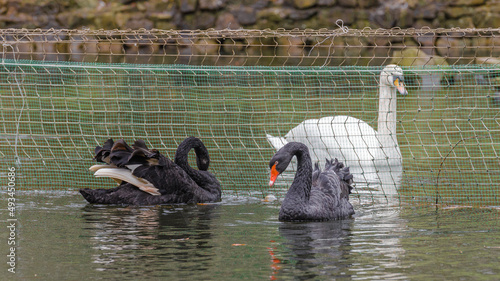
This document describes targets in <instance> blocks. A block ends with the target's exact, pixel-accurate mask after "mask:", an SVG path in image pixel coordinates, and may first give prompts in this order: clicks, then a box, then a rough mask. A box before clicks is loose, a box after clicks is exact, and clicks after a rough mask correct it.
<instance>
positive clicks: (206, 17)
mask: <svg viewBox="0 0 500 281" xmlns="http://www.w3.org/2000/svg"><path fill="white" fill-rule="evenodd" d="M214 25H215V15H214V14H212V13H210V12H201V13H198V15H197V16H196V20H195V26H196V28H197V29H207V28H213V27H214Z"/></svg>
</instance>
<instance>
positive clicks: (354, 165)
mask: <svg viewBox="0 0 500 281" xmlns="http://www.w3.org/2000/svg"><path fill="white" fill-rule="evenodd" d="M396 91H398V92H399V93H400V94H402V95H406V94H407V93H408V92H407V91H406V89H405V85H404V81H403V71H402V69H401V68H400V67H399V66H397V65H388V66H386V67H385V68H384V69H383V70H382V72H381V74H380V93H379V95H380V97H379V114H378V128H377V129H378V130H377V131H375V130H374V129H373V128H372V127H370V125H368V124H367V123H366V122H364V121H362V120H360V119H357V118H354V117H351V116H343V115H340V116H335V117H332V116H329V117H323V118H320V119H310V120H306V121H304V122H302V123H300V124H299V125H298V126H296V127H295V128H293V129H291V130H290V131H289V132H288V133H287V134H286V135H285V137H273V136H271V135H267V139H268V141H269V142H270V143H271V145H272V146H274V148H275V149H276V150H279V149H280V148H281V147H283V146H284V145H285V144H287V143H288V142H292V141H296V142H301V143H304V144H306V145H307V147H308V148H309V150H310V151H311V157H312V160H313V161H314V162H316V161H320V162H322V161H324V159H330V158H338V159H341V160H343V161H345V163H346V165H348V166H349V167H350V168H351V170H352V173H353V174H354V175H355V177H356V179H357V180H356V182H361V181H363V180H365V181H366V182H368V183H372V182H373V183H380V182H389V183H392V185H393V186H394V185H395V184H397V183H398V182H399V178H400V176H401V172H402V161H401V152H400V150H399V146H398V141H397V138H396V110H397V104H396V100H397V97H396ZM323 163H324V162H323ZM383 191H384V192H385V193H388V194H394V193H397V191H396V188H395V186H394V187H392V188H388V187H387V188H384V190H383Z"/></svg>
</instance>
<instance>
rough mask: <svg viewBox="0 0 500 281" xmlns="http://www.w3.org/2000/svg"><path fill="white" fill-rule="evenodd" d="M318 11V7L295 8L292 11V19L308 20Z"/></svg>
mask: <svg viewBox="0 0 500 281" xmlns="http://www.w3.org/2000/svg"><path fill="white" fill-rule="evenodd" d="M316 13H317V10H316V9H308V10H295V11H292V12H291V13H290V19H292V20H297V21H300V20H307V19H309V18H311V17H312V16H314V15H315V14H316Z"/></svg>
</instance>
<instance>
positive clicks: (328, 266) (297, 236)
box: [279, 219, 354, 280]
mask: <svg viewBox="0 0 500 281" xmlns="http://www.w3.org/2000/svg"><path fill="white" fill-rule="evenodd" d="M353 222H354V221H353V220H352V219H349V220H337V221H328V222H304V223H283V224H281V225H280V227H279V233H280V235H281V236H282V237H283V238H285V242H283V245H284V246H285V247H286V248H288V250H289V251H290V253H291V254H292V256H291V257H285V258H284V259H288V260H289V262H290V263H294V264H295V265H294V271H295V270H296V272H294V276H296V277H297V278H298V279H299V280H302V279H314V278H316V277H318V276H324V275H325V274H326V275H328V276H329V277H335V276H340V275H342V276H345V277H347V276H348V275H344V274H349V270H348V268H349V267H350V265H349V262H346V261H349V260H350V255H351V249H352V246H351V237H352V236H351V231H352V230H351V229H352V226H353Z"/></svg>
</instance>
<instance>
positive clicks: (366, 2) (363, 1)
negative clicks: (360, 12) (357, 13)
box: [358, 0, 379, 9]
mask: <svg viewBox="0 0 500 281" xmlns="http://www.w3.org/2000/svg"><path fill="white" fill-rule="evenodd" d="M377 5H379V0H358V6H359V7H360V8H362V9H366V8H371V7H375V6H377Z"/></svg>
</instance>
